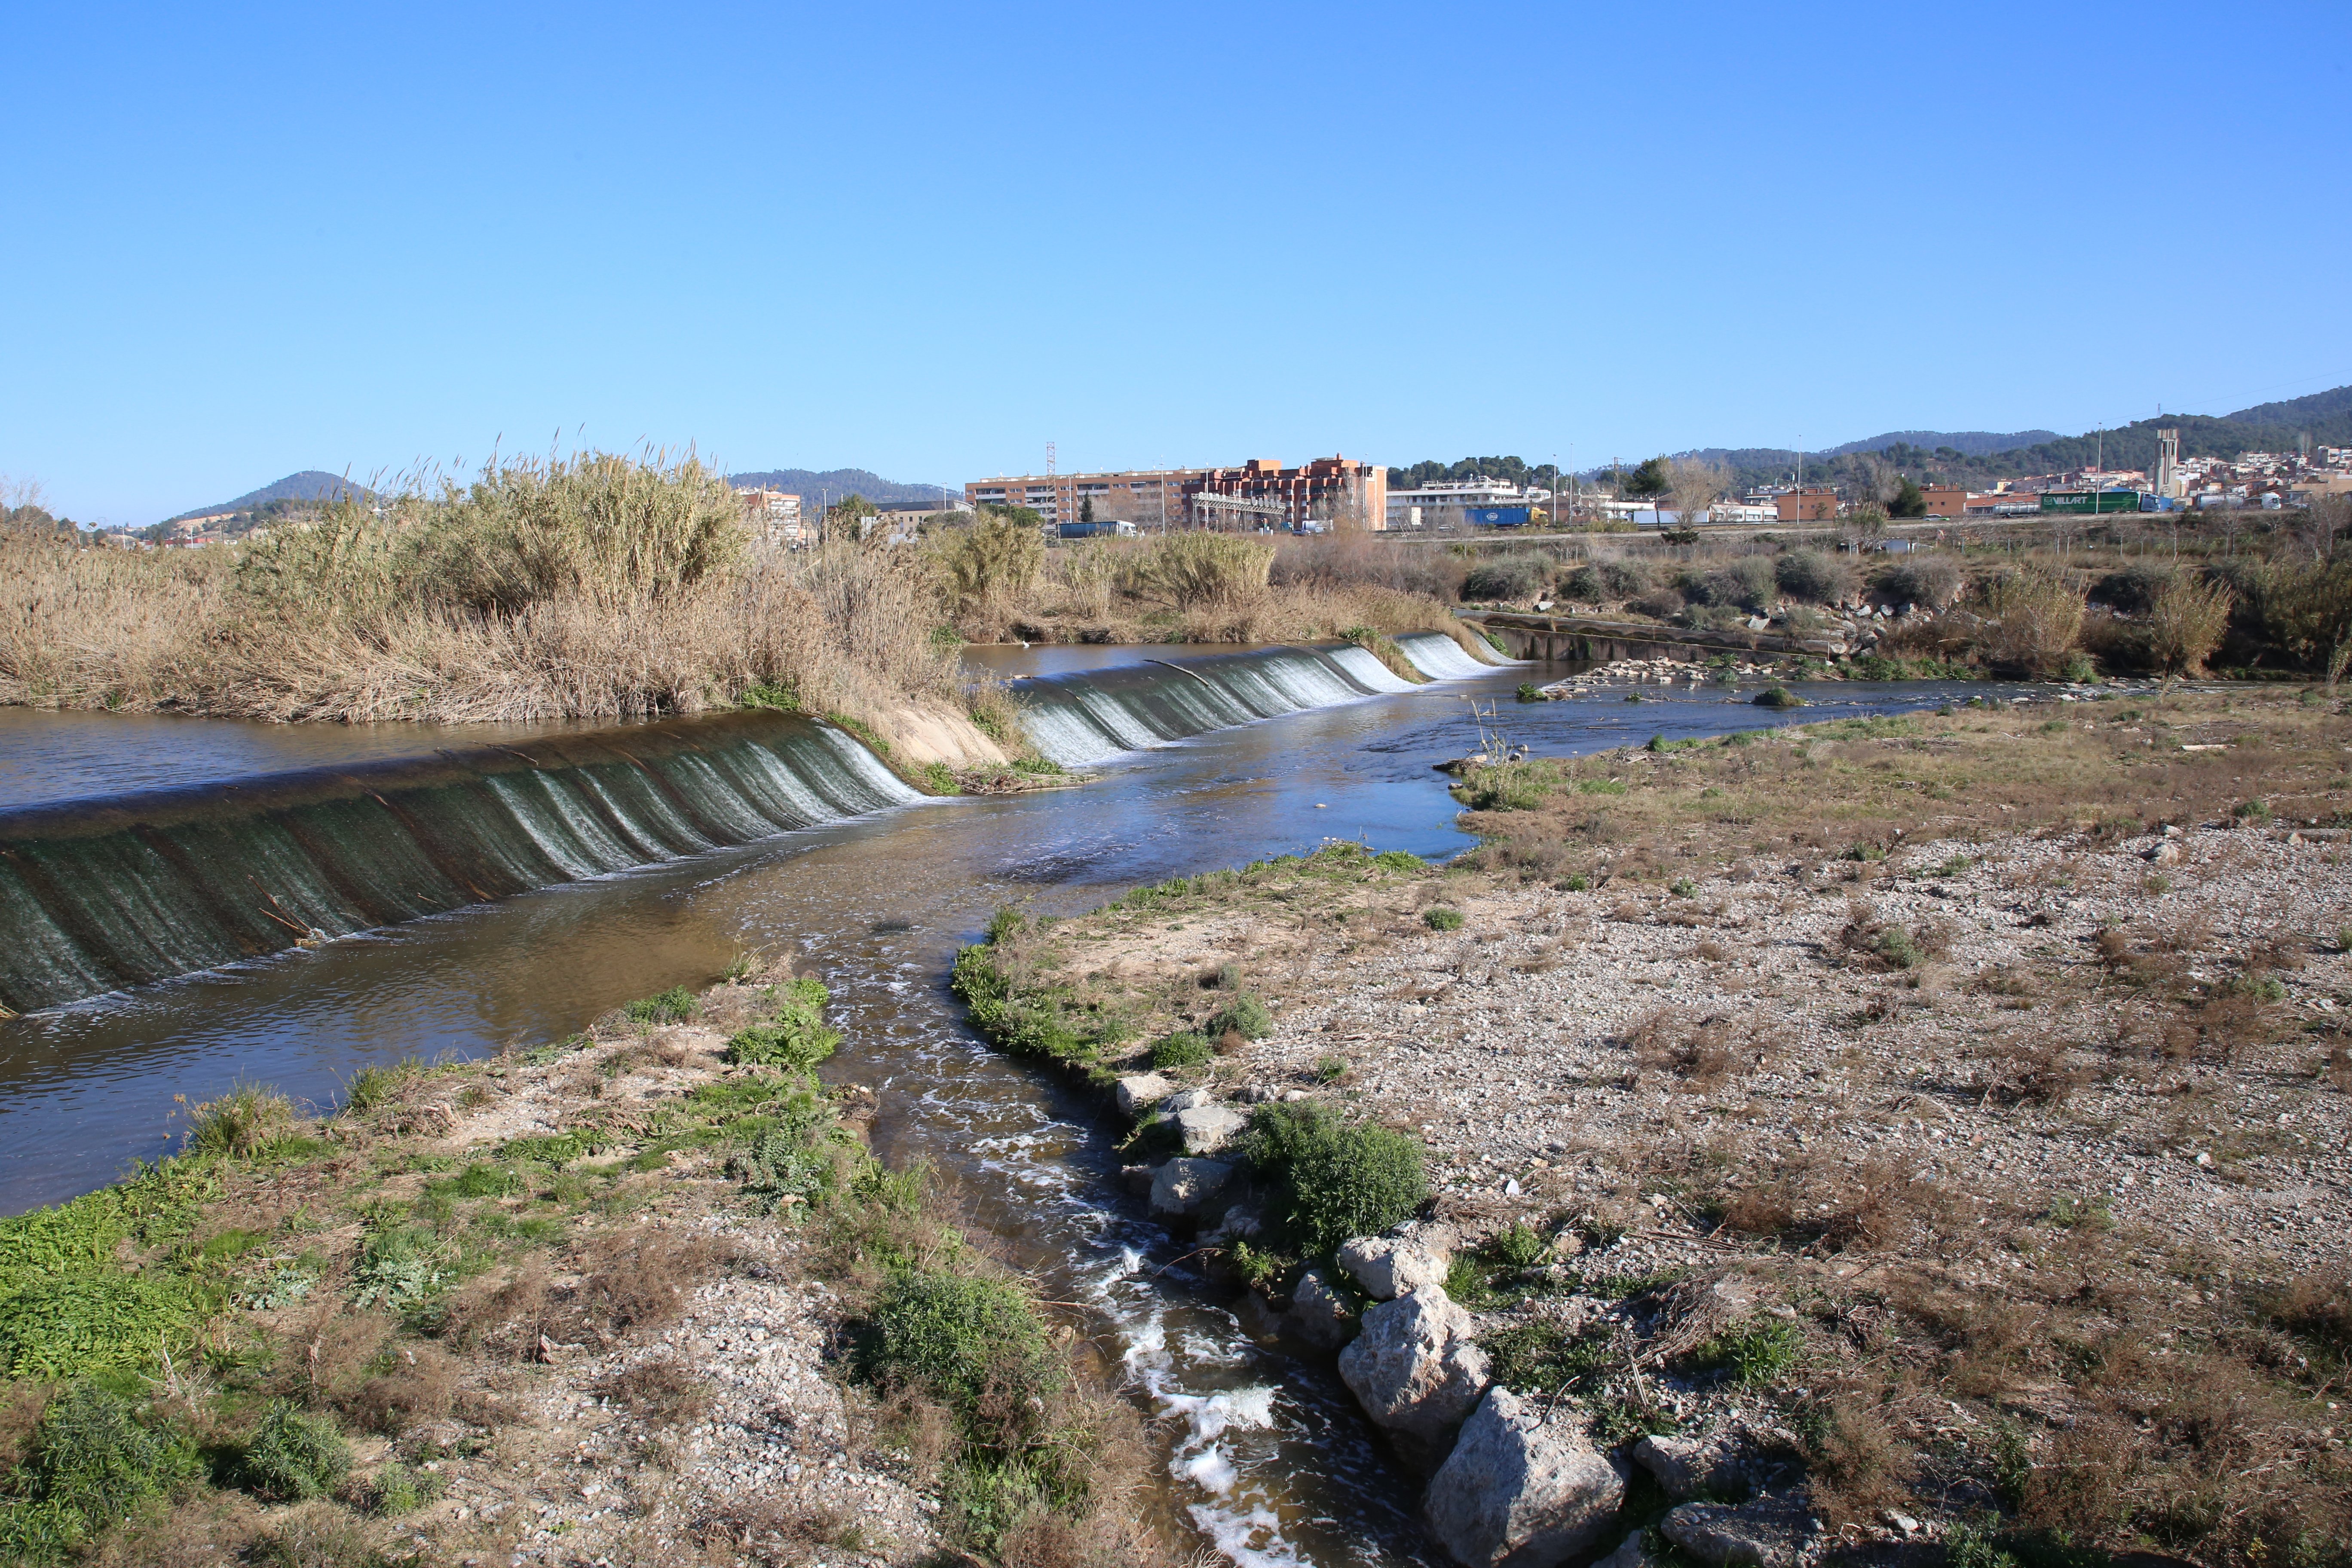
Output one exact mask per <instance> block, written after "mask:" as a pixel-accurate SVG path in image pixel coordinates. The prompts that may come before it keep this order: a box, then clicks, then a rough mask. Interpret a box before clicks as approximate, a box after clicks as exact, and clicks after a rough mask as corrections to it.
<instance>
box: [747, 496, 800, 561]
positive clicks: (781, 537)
mask: <svg viewBox="0 0 2352 1568" xmlns="http://www.w3.org/2000/svg"><path fill="white" fill-rule="evenodd" d="M735 494H736V498H737V499H738V500H740V501H741V502H742V503H743V526H744V527H745V528H748V529H750V530H751V537H752V538H754V539H756V540H758V541H759V542H761V543H762V544H782V545H787V546H791V547H793V548H797V547H798V546H800V545H802V544H803V543H814V539H813V538H812V537H810V536H809V534H808V533H807V532H806V531H804V529H803V523H802V520H801V498H800V497H798V496H796V495H794V494H793V492H792V491H790V490H765V489H761V490H738V491H736V492H735Z"/></svg>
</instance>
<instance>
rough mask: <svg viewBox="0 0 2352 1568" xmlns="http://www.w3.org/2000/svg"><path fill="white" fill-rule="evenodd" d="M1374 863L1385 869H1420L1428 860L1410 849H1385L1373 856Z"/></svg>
mask: <svg viewBox="0 0 2352 1568" xmlns="http://www.w3.org/2000/svg"><path fill="white" fill-rule="evenodd" d="M1372 864H1373V865H1375V866H1378V867H1380V868H1381V869H1382V870H1384V871H1418V870H1420V869H1421V868H1423V866H1424V865H1425V864H1427V862H1425V861H1424V860H1423V859H1422V858H1421V857H1420V856H1418V855H1415V854H1414V853H1412V851H1411V850H1410V849H1383V850H1381V852H1380V853H1379V854H1377V855H1375V856H1373V857H1372Z"/></svg>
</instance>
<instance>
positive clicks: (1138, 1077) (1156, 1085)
mask: <svg viewBox="0 0 2352 1568" xmlns="http://www.w3.org/2000/svg"><path fill="white" fill-rule="evenodd" d="M1175 1087H1176V1086H1175V1085H1174V1084H1172V1083H1170V1082H1169V1081H1168V1080H1167V1079H1164V1078H1161V1077H1160V1075H1159V1074H1158V1073H1156V1072H1139V1073H1130V1074H1129V1075H1128V1076H1127V1077H1126V1078H1123V1079H1119V1080H1118V1089H1117V1090H1116V1091H1115V1092H1116V1093H1117V1095H1118V1108H1119V1109H1120V1110H1124V1111H1126V1112H1127V1113H1128V1114H1129V1116H1140V1115H1142V1114H1143V1113H1144V1112H1145V1111H1147V1110H1150V1109H1151V1108H1152V1107H1153V1106H1155V1105H1157V1104H1159V1103H1160V1101H1161V1100H1165V1099H1167V1098H1168V1094H1169V1091H1170V1090H1171V1089H1174V1088H1175Z"/></svg>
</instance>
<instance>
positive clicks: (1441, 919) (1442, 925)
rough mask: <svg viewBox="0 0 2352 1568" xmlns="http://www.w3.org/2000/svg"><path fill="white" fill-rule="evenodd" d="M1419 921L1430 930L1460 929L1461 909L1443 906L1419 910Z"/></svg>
mask: <svg viewBox="0 0 2352 1568" xmlns="http://www.w3.org/2000/svg"><path fill="white" fill-rule="evenodd" d="M1421 921H1422V924H1423V925H1425V926H1427V927H1428V928H1429V929H1430V930H1432V931H1460V930H1461V929H1462V911H1461V910H1449V909H1444V908H1439V909H1433V910H1422V911H1421Z"/></svg>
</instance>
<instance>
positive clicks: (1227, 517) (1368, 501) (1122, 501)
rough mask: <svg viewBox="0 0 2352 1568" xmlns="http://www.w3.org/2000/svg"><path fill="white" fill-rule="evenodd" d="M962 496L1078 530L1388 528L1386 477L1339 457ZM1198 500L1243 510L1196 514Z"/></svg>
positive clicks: (1028, 480) (1156, 471)
mask: <svg viewBox="0 0 2352 1568" xmlns="http://www.w3.org/2000/svg"><path fill="white" fill-rule="evenodd" d="M963 494H964V500H965V501H966V503H967V504H969V505H971V506H975V507H981V506H1024V507H1027V508H1029V509H1030V510H1032V511H1034V512H1036V513H1037V514H1038V515H1039V516H1040V517H1042V518H1044V519H1045V521H1047V522H1050V523H1064V522H1076V521H1080V520H1081V519H1082V518H1083V517H1085V516H1086V515H1087V511H1088V510H1091V511H1092V513H1093V516H1094V518H1095V519H1096V521H1120V522H1132V523H1134V524H1135V525H1136V526H1137V527H1138V528H1139V529H1140V530H1142V531H1145V532H1154V531H1159V530H1160V529H1163V528H1165V529H1181V528H1188V527H1193V526H1202V525H1205V526H1211V527H1220V528H1223V527H1236V526H1242V522H1243V520H1249V519H1255V520H1258V521H1256V522H1255V523H1251V524H1250V526H1261V525H1272V526H1277V527H1285V528H1291V529H1301V530H1304V529H1307V528H1310V527H1358V528H1370V529H1381V528H1385V527H1386V526H1387V525H1388V470H1387V469H1386V468H1382V467H1381V466H1380V465H1379V464H1377V463H1365V462H1360V461H1358V460H1356V459H1354V458H1346V457H1341V456H1337V455H1334V456H1332V457H1328V458H1315V459H1313V460H1312V461H1309V462H1306V463H1302V464H1300V465H1299V466H1298V467H1297V468H1284V467H1283V466H1282V464H1281V463H1280V462H1278V461H1276V460H1275V459H1273V458H1254V459H1252V460H1251V461H1249V462H1246V463H1244V464H1242V465H1240V466H1239V467H1238V468H1150V469H1134V470H1127V471H1122V472H1118V473H1096V474H1018V475H1003V476H999V477H998V478H995V479H974V480H972V481H971V483H970V484H967V485H965V486H964V488H963ZM1196 497H1206V498H1210V499H1211V500H1212V501H1214V500H1219V499H1222V500H1228V501H1234V502H1240V503H1244V504H1240V505H1223V506H1220V505H1214V504H1212V505H1209V506H1205V507H1196V506H1195V505H1194V504H1193V500H1194V498H1196ZM1089 503H1091V506H1089ZM1196 513H1197V514H1199V517H1200V519H1203V520H1206V521H1205V524H1203V523H1202V522H1199V521H1196V518H1195V514H1196Z"/></svg>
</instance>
